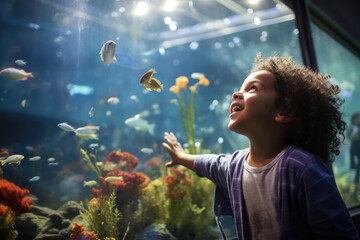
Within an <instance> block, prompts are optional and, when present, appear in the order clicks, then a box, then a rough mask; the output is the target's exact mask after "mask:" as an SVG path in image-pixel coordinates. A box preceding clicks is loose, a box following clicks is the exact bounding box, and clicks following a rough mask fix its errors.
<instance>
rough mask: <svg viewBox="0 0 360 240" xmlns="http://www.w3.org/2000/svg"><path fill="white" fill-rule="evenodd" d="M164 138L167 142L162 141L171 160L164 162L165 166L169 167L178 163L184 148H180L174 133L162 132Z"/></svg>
mask: <svg viewBox="0 0 360 240" xmlns="http://www.w3.org/2000/svg"><path fill="white" fill-rule="evenodd" d="M164 138H165V140H166V142H167V143H163V146H164V147H165V148H166V150H167V151H168V152H169V155H170V157H171V161H170V162H167V163H166V164H165V166H166V167H170V166H173V165H176V164H179V163H180V160H181V158H182V156H183V155H184V154H185V151H184V149H183V148H182V146H181V144H180V143H179V142H178V140H177V139H176V137H175V135H174V134H173V133H172V132H170V133H167V132H165V133H164Z"/></svg>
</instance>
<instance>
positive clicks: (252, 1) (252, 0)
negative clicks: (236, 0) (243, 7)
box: [249, 0, 259, 5]
mask: <svg viewBox="0 0 360 240" xmlns="http://www.w3.org/2000/svg"><path fill="white" fill-rule="evenodd" d="M249 3H250V4H253V5H255V4H258V3H259V0H249Z"/></svg>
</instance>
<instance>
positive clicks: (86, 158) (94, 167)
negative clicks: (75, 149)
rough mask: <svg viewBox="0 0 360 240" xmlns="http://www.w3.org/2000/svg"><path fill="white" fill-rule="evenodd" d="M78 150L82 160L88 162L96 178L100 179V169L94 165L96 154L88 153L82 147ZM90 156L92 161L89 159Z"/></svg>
mask: <svg viewBox="0 0 360 240" xmlns="http://www.w3.org/2000/svg"><path fill="white" fill-rule="evenodd" d="M80 152H81V154H82V156H83V160H84V161H85V162H86V163H87V164H89V166H90V168H91V169H92V170H93V171H94V172H95V173H96V175H97V176H98V178H99V179H100V177H101V169H100V168H99V167H98V166H97V165H96V156H95V154H92V153H90V154H88V153H87V152H86V151H85V150H84V149H82V148H81V149H80ZM91 157H92V158H93V161H94V162H92V161H91Z"/></svg>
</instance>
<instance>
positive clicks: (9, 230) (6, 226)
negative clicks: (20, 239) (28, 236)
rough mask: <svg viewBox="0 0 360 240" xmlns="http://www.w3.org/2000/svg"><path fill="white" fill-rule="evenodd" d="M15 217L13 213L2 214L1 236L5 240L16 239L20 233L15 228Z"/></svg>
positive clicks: (0, 219) (0, 220) (0, 221)
mask: <svg viewBox="0 0 360 240" xmlns="http://www.w3.org/2000/svg"><path fill="white" fill-rule="evenodd" d="M14 225H15V217H14V216H13V215H12V214H7V213H6V214H5V215H3V216H0V236H1V239H4V240H15V239H16V237H17V235H18V233H17V231H16V230H15V228H14Z"/></svg>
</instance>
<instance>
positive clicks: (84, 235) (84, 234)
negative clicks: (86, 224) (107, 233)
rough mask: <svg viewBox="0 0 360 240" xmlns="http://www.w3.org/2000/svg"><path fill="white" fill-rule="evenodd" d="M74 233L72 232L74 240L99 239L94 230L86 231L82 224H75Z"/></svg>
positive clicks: (71, 235) (71, 236)
mask: <svg viewBox="0 0 360 240" xmlns="http://www.w3.org/2000/svg"><path fill="white" fill-rule="evenodd" d="M72 231H73V233H71V234H70V238H71V239H72V240H97V239H98V238H97V236H96V234H95V233H94V231H92V232H88V231H84V228H83V227H82V225H81V224H79V223H75V226H74V227H73V228H72Z"/></svg>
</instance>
